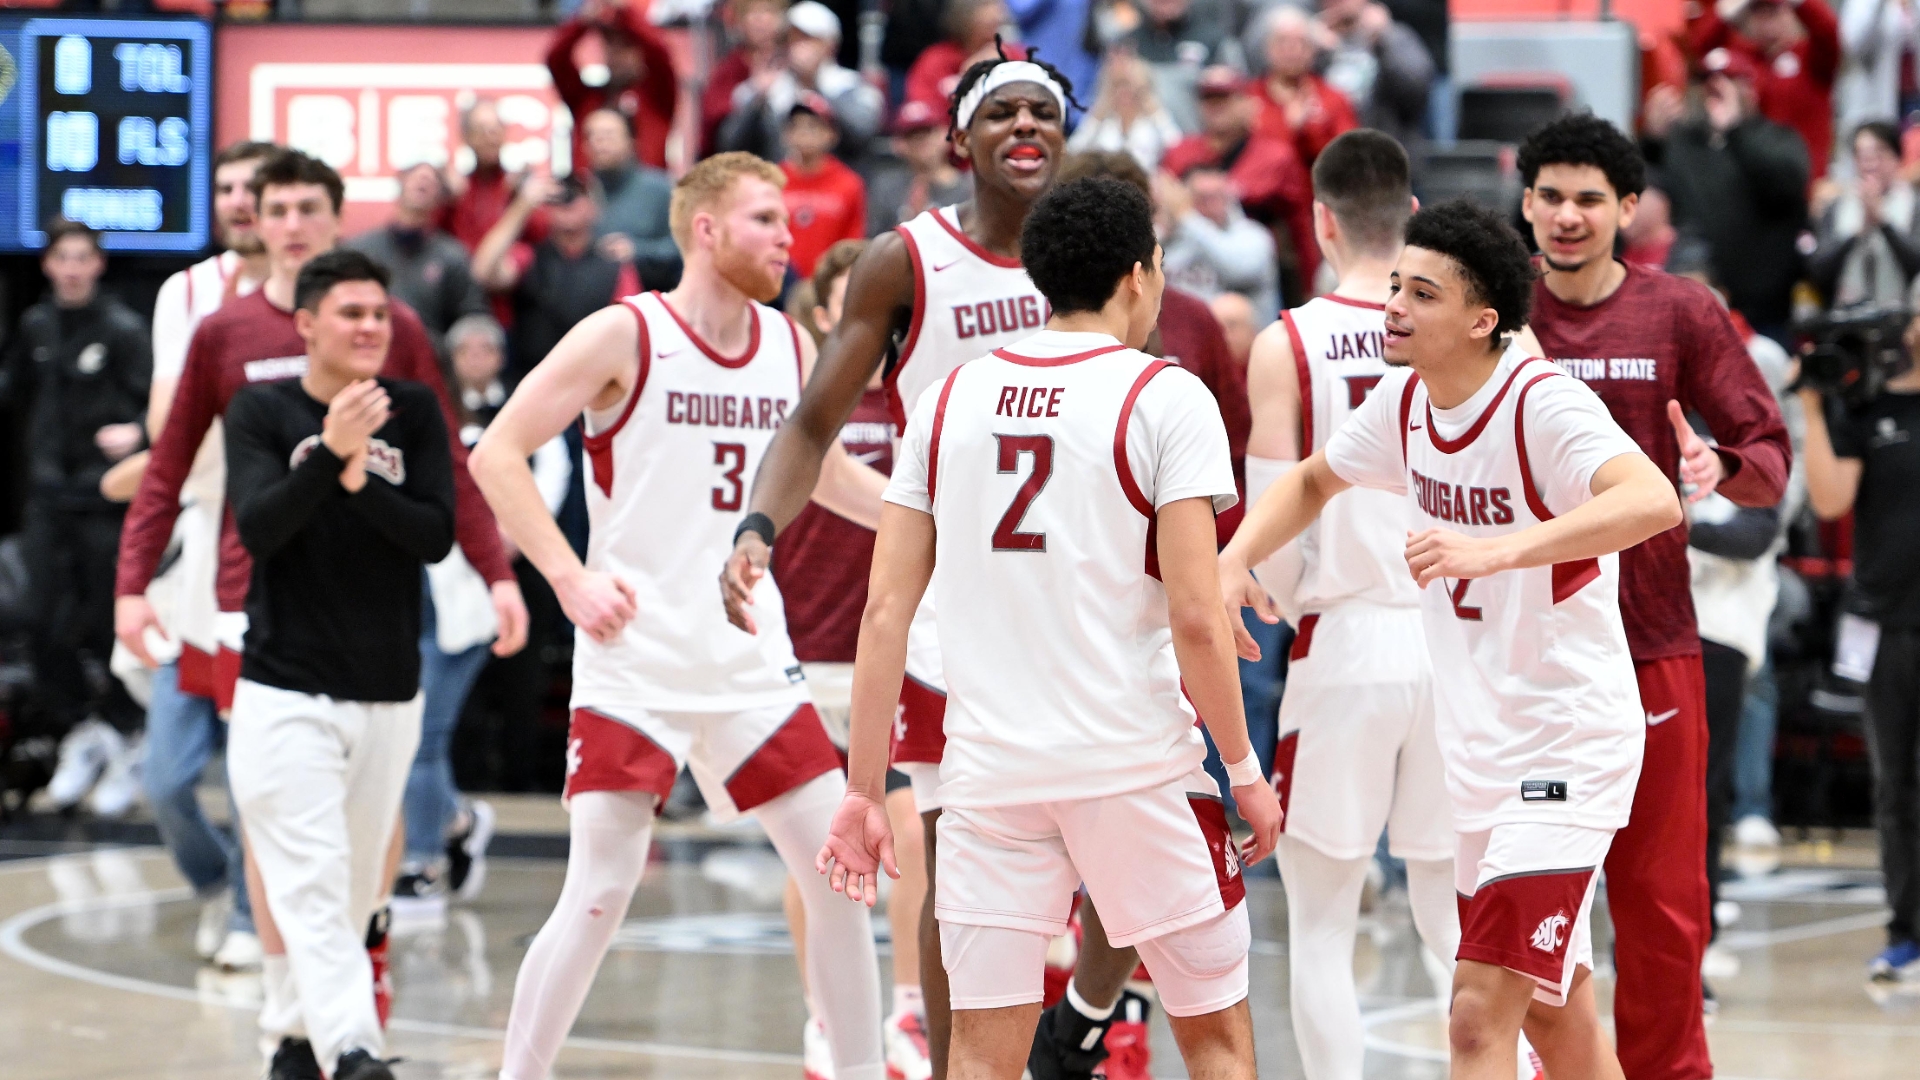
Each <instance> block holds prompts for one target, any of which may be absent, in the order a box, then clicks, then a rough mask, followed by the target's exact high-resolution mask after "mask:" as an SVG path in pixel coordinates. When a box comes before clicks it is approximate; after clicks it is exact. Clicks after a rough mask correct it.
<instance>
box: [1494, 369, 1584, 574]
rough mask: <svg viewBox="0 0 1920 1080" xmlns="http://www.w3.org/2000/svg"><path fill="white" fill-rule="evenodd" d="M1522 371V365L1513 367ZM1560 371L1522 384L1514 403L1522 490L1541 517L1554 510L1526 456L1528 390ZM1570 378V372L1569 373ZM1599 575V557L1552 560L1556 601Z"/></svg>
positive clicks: (1529, 506) (1550, 515) (1547, 518)
mask: <svg viewBox="0 0 1920 1080" xmlns="http://www.w3.org/2000/svg"><path fill="white" fill-rule="evenodd" d="M1514 374H1516V375H1518V374H1519V369H1518V368H1516V369H1515V370H1514ZM1559 374H1560V372H1558V371H1543V372H1541V373H1540V374H1538V375H1535V376H1534V377H1533V378H1531V379H1528V380H1527V381H1526V384H1525V385H1524V386H1522V387H1520V397H1519V399H1518V400H1516V401H1515V402H1514V403H1513V446H1514V451H1515V452H1516V453H1517V454H1519V457H1520V490H1521V493H1522V494H1524V495H1525V496H1526V498H1527V509H1529V510H1531V511H1533V516H1534V517H1537V518H1539V519H1540V520H1541V521H1551V520H1553V511H1551V510H1549V509H1547V500H1545V499H1543V498H1541V497H1540V489H1539V487H1538V486H1537V485H1535V484H1534V482H1533V465H1532V463H1531V462H1529V461H1528V460H1527V392H1528V391H1529V390H1532V389H1533V388H1534V387H1536V386H1538V385H1540V384H1541V383H1543V382H1545V381H1547V380H1548V379H1551V378H1553V377H1554V376H1555V375H1559ZM1568 377H1569V378H1570V377H1571V376H1568ZM1599 576H1600V560H1599V559H1575V560H1573V561H1572V562H1558V563H1554V564H1553V602H1554V603H1556V604H1557V603H1559V602H1560V601H1562V600H1565V599H1566V598H1567V597H1569V596H1572V595H1573V594H1574V593H1577V592H1579V591H1580V590H1581V589H1583V588H1585V587H1586V586H1587V584H1588V583H1589V582H1591V581H1593V580H1594V579H1595V578H1598V577H1599Z"/></svg>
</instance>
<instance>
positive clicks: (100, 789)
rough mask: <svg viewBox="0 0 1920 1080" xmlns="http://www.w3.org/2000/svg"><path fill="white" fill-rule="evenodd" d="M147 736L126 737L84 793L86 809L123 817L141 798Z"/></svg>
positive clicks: (109, 815) (115, 818)
mask: <svg viewBox="0 0 1920 1080" xmlns="http://www.w3.org/2000/svg"><path fill="white" fill-rule="evenodd" d="M146 751H147V744H146V740H144V739H142V738H141V737H140V736H138V735H135V736H134V737H133V738H131V739H128V740H126V741H125V742H123V743H122V744H121V746H120V749H119V750H118V751H116V752H115V753H114V754H113V755H112V756H111V757H110V758H109V759H108V760H107V767H106V769H105V770H104V771H103V772H102V773H101V775H100V780H99V782H98V783H96V784H94V785H93V791H92V793H90V794H89V795H88V796H87V809H89V810H91V811H93V812H94V814H95V815H96V816H98V817H103V818H108V819H112V820H118V819H120V818H123V817H126V816H127V812H128V811H130V810H132V809H133V808H134V806H135V805H136V804H137V803H139V801H140V794H141V790H142V788H143V786H144V783H143V781H142V779H141V772H142V770H143V768H144V765H145V762H146V756H147V753H146Z"/></svg>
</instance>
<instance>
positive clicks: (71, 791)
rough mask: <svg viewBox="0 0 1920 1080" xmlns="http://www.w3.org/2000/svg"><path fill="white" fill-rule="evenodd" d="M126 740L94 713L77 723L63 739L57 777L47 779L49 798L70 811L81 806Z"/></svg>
mask: <svg viewBox="0 0 1920 1080" xmlns="http://www.w3.org/2000/svg"><path fill="white" fill-rule="evenodd" d="M123 743H124V740H123V739H121V738H120V733H119V732H117V731H115V730H113V729H112V728H111V727H108V726H107V723H106V721H104V720H99V719H96V718H94V717H91V716H90V717H88V718H86V719H85V720H82V721H80V722H79V723H78V724H75V725H74V726H73V730H72V731H69V732H67V737H66V738H64V739H62V740H60V764H59V766H58V767H57V768H55V769H54V770H53V779H51V780H49V781H47V798H48V799H49V800H51V801H52V803H53V806H54V809H56V810H70V809H72V808H73V807H75V806H78V805H80V800H81V799H84V798H86V797H87V792H89V791H92V790H93V785H94V784H95V783H97V782H99V780H100V774H101V773H103V772H105V771H106V768H107V763H108V762H110V761H112V760H113V757H114V755H115V754H117V753H118V752H119V751H120V749H121V748H122V745H123Z"/></svg>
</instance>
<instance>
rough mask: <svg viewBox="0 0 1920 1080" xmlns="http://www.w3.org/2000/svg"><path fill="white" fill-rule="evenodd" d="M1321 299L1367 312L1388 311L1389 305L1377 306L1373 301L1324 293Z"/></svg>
mask: <svg viewBox="0 0 1920 1080" xmlns="http://www.w3.org/2000/svg"><path fill="white" fill-rule="evenodd" d="M1320 299H1322V300H1331V301H1333V302H1334V303H1336V304H1345V305H1347V306H1348V307H1357V308H1361V309H1364V310H1366V311H1385V310H1387V305H1385V304H1376V303H1374V302H1373V301H1371V300H1355V299H1354V298H1353V297H1351V296H1337V295H1335V294H1333V293H1323V294H1322V295H1321V297H1320Z"/></svg>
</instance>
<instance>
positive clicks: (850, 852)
mask: <svg viewBox="0 0 1920 1080" xmlns="http://www.w3.org/2000/svg"><path fill="white" fill-rule="evenodd" d="M813 866H814V869H816V870H818V871H820V872H821V873H823V874H825V875H827V884H829V885H831V886H832V887H833V891H834V892H837V893H844V894H846V897H847V899H849V900H853V901H855V902H864V903H865V904H866V905H867V906H868V907H872V906H873V905H874V904H875V903H876V902H878V901H879V899H880V870H881V868H882V867H884V868H885V869H886V871H887V876H888V877H892V878H898V877H899V876H900V867H899V866H898V865H897V864H896V863H895V862H894V859H893V827H892V826H891V825H889V824H888V823H887V808H886V806H885V805H884V804H882V803H880V802H878V801H876V800H874V799H872V798H869V797H868V796H866V795H863V794H861V793H859V792H855V791H849V792H847V795H846V798H844V799H842V800H841V801H840V808H839V809H838V810H835V811H834V812H833V823H832V824H831V825H829V826H828V827H827V842H826V843H825V844H824V845H822V846H821V848H820V854H819V855H818V856H817V857H815V859H814V860H813Z"/></svg>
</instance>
